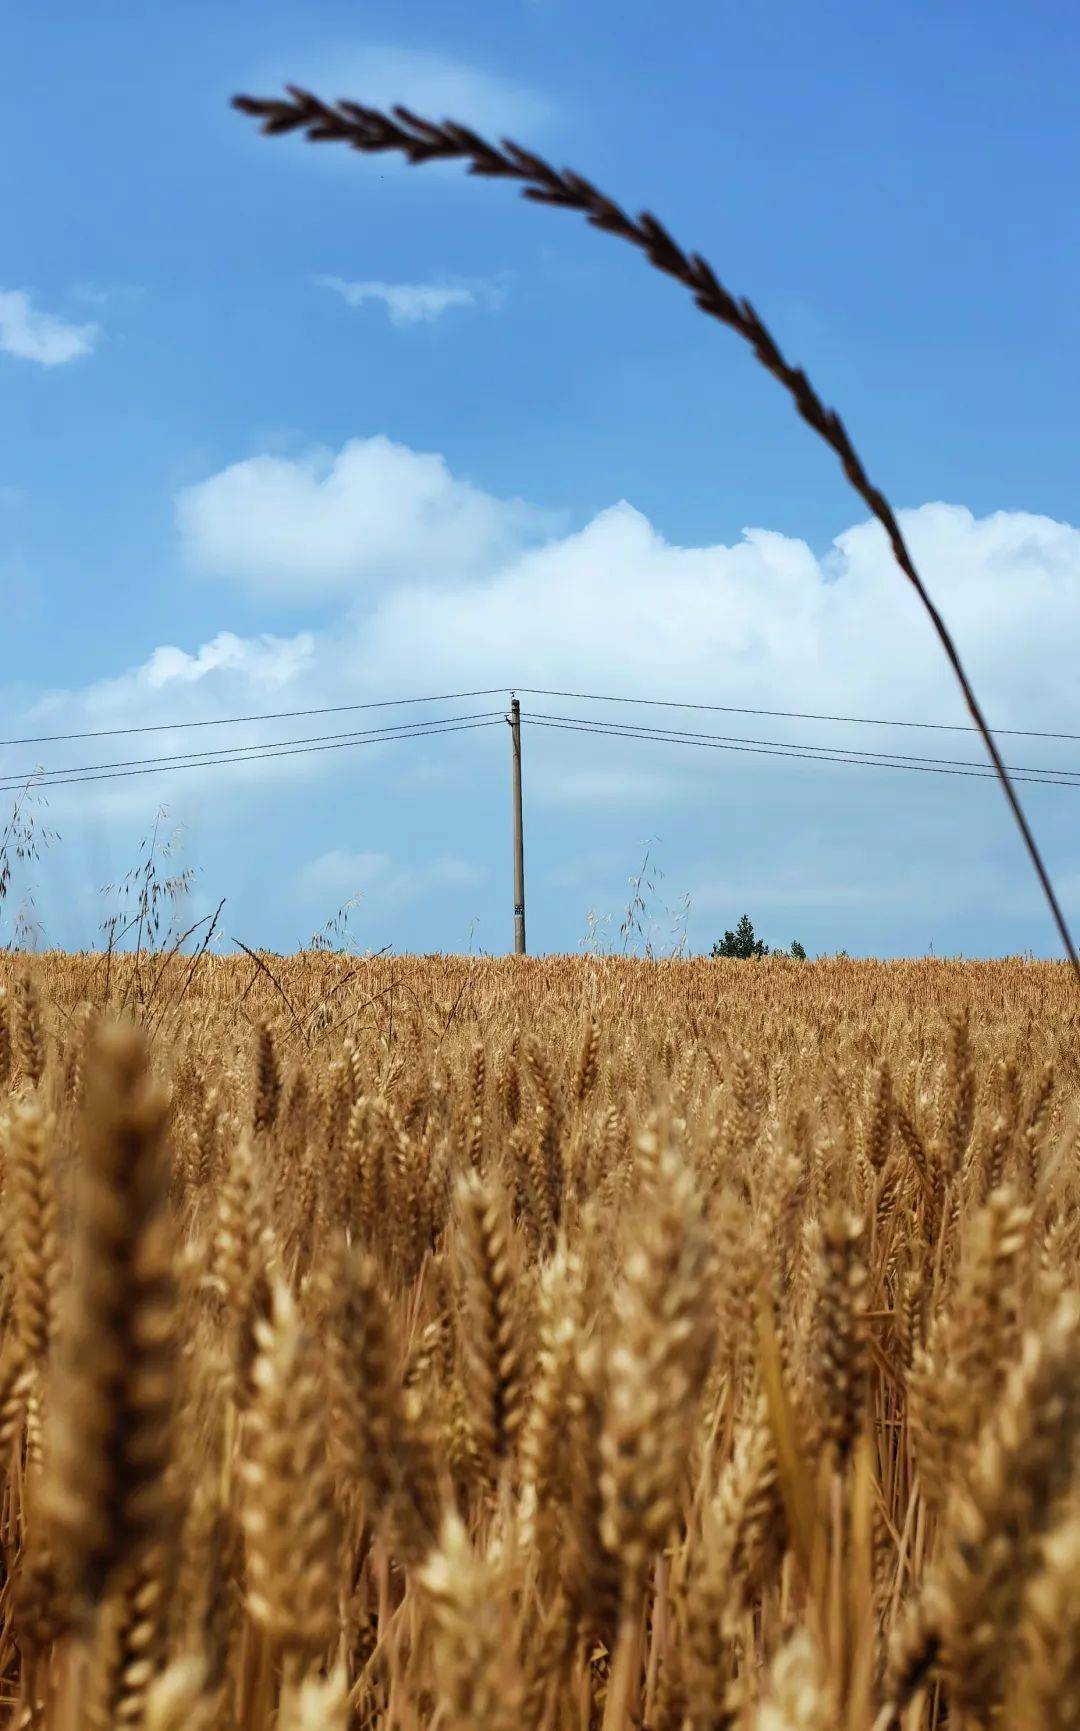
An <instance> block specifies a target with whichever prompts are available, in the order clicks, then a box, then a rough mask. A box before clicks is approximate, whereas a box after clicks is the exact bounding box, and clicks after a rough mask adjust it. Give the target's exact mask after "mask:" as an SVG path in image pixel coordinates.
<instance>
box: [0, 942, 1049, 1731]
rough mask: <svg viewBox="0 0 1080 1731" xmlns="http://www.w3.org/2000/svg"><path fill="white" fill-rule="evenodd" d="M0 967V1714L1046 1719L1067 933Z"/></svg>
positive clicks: (187, 1719) (326, 1723) (292, 1729)
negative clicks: (784, 949) (813, 950)
mask: <svg viewBox="0 0 1080 1731" xmlns="http://www.w3.org/2000/svg"><path fill="white" fill-rule="evenodd" d="M0 983H2V984H3V987H4V998H3V1000H2V1010H0V1149H2V1182H3V1190H2V1222H3V1234H2V1270H0V1272H2V1279H3V1311H2V1315H3V1345H2V1355H0V1471H2V1474H3V1514H2V1541H3V1580H2V1587H0V1715H2V1720H0V1722H2V1723H6V1724H11V1725H13V1726H14V1725H19V1726H27V1727H29V1726H33V1727H43V1728H48V1731H57V1728H60V1727H62V1728H63V1731H69V1728H73V1727H77V1726H78V1727H82V1726H86V1727H90V1728H92V1731H97V1728H105V1727H108V1728H114V1727H115V1728H119V1727H140V1728H141V1727H147V1728H153V1731H165V1728H169V1731H173V1728H175V1731H180V1728H189V1727H190V1728H197V1731H218V1728H222V1731H224V1728H228V1727H244V1728H245V1731H247V1728H250V1731H264V1728H269V1727H270V1726H275V1725H276V1726H280V1727H281V1728H282V1731H299V1728H301V1727H302V1728H304V1731H323V1728H326V1731H343V1728H345V1727H385V1728H390V1727H394V1728H400V1731H419V1728H420V1727H432V1728H436V1727H438V1728H443V1727H445V1728H446V1731H459V1728H460V1731H464V1728H465V1727H470V1728H477V1731H489V1728H490V1731H503V1728H505V1731H544V1728H551V1731H555V1728H558V1731H562V1728H564V1727H565V1728H567V1731H589V1728H590V1727H598V1728H599V1727H603V1728H604V1731H625V1728H629V1727H631V1726H634V1727H639V1726H645V1727H648V1728H649V1731H682V1728H688V1731H724V1728H726V1727H731V1728H732V1731H743V1728H746V1731H834V1728H844V1731H873V1728H878V1727H880V1728H884V1727H886V1726H889V1725H893V1724H896V1725H900V1726H902V1727H904V1728H905V1731H926V1728H929V1727H932V1726H944V1725H946V1724H947V1725H949V1726H950V1727H952V1728H954V1731H955V1728H957V1727H960V1728H961V1731H982V1728H984V1727H991V1726H997V1725H1000V1726H1002V1727H1008V1728H1009V1731H1056V1728H1065V1727H1077V1726H1080V1495H1078V1491H1080V1477H1078V1466H1080V1293H1078V1279H1077V1275H1078V1270H1080V1180H1078V1174H1077V1155H1078V1149H1080V1120H1078V1115H1077V1107H1078V1094H1080V1045H1078V1041H1077V1033H1078V1029H1080V1013H1078V1008H1077V1005H1076V1000H1075V992H1074V982H1073V979H1072V976H1071V973H1070V971H1069V969H1068V968H1067V966H1066V965H1064V964H1052V963H1033V962H1025V961H1019V960H1013V961H1006V962H1000V963H964V962H946V961H942V962H933V961H928V962H910V963H872V962H867V963H861V962H852V961H846V960H836V961H831V962H830V961H821V962H817V963H813V964H799V963H796V962H791V961H787V960H784V959H779V958H770V959H768V960H763V961H755V962H747V963H743V962H705V961H678V962H668V963H663V962H660V963H646V962H636V961H630V960H624V959H612V958H602V959H599V958H577V959H573V958H565V957H564V958H557V959H550V960H528V961H525V960H522V961H491V960H479V961H467V960H463V959H453V958H429V959H421V958H409V959H396V958H390V957H383V958H375V959H369V960H363V961H359V962H357V961H352V960H349V959H347V958H344V957H341V956H335V955H329V954H307V955H304V956H299V957H292V958H285V959H278V958H268V959H267V960H266V961H265V962H262V963H256V964H255V965H253V961H252V959H250V958H249V957H247V956H241V957H238V958H227V959H222V958H214V957H212V956H210V955H205V956H203V957H201V958H200V959H199V962H198V964H197V965H195V964H189V963H188V962H187V961H186V960H181V959H180V958H175V957H174V958H173V960H172V961H171V962H169V961H168V960H167V959H162V958H151V959H147V958H146V957H143V958H142V959H141V960H138V961H136V960H135V959H134V958H132V957H130V956H127V957H119V956H114V957H112V958H111V959H110V960H109V961H108V963H107V964H106V962H105V961H104V959H103V958H101V957H95V956H90V955H87V956H63V955H44V956H36V957H34V958H32V959H30V960H29V961H27V960H26V959H25V958H19V957H17V956H6V957H4V958H2V959H0Z"/></svg>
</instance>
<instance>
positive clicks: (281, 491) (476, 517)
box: [176, 437, 549, 598]
mask: <svg viewBox="0 0 1080 1731" xmlns="http://www.w3.org/2000/svg"><path fill="white" fill-rule="evenodd" d="M176 518H177V524H178V527H179V529H180V533H181V536H182V538H183V541H184V544H185V547H186V549H187V552H188V555H189V557H190V560H191V562H192V564H193V565H194V566H195V567H196V568H197V569H200V570H202V571H206V572H209V573H213V574H215V575H219V576H225V577H233V578H237V579H239V580H240V581H241V582H243V583H245V584H248V585H249V586H251V587H252V588H254V589H257V590H260V591H262V592H266V593H269V594H276V595H280V596H289V595H296V596H301V597H305V598H307V597H312V596H316V595H326V594H333V593H344V594H347V595H348V594H357V593H359V592H360V591H362V589H363V588H364V587H365V586H367V585H370V584H372V583H374V582H383V583H385V582H388V581H394V580H397V581H401V580H402V579H405V578H408V579H412V580H415V579H420V580H421V581H430V580H432V579H436V580H445V579H447V578H451V577H452V578H457V579H458V580H463V579H467V578H468V579H471V578H474V577H475V576H476V575H477V574H478V573H485V572H488V571H491V570H492V569H494V568H496V567H497V566H499V565H500V564H502V563H505V562H506V561H507V560H510V559H512V558H513V557H514V555H515V554H516V553H517V552H518V551H519V550H520V548H521V547H522V546H523V545H524V544H525V543H526V542H527V541H528V540H530V539H534V538H535V537H536V535H537V534H538V533H539V532H540V531H541V530H542V529H543V528H544V527H545V526H547V524H548V523H549V518H548V517H547V516H546V515H545V514H544V513H542V512H539V511H537V510H535V509H534V508H532V507H530V506H527V505H525V504H523V503H522V502H521V501H520V500H503V499H496V498H494V497H492V495H491V494H489V493H484V492H482V491H481V490H480V489H479V488H477V487H473V486H471V485H470V484H469V483H468V482H467V481H459V480H457V479H456V478H455V477H454V476H453V475H452V474H451V473H450V470H449V468H448V467H447V464H446V462H445V460H444V459H443V458H442V457H440V456H434V455H429V454H424V453H419V452H416V451H411V450H409V449H408V448H407V447H406V446H404V445H397V444H394V443H392V442H391V441H390V440H389V439H386V438H382V437H378V438H373V439H352V440H350V441H349V443H348V444H346V445H344V446H343V447H342V449H341V450H340V451H339V452H338V453H337V454H336V455H332V454H330V453H328V452H316V453H313V454H311V455H309V456H307V457H304V458H301V459H299V460H296V461H293V460H290V459H287V458H284V457H272V456H266V455H264V456H257V457H250V458H248V459H247V460H246V461H244V462H240V463H234V464H232V465H231V466H230V467H229V468H227V469H223V470H222V471H221V472H220V473H219V474H216V475H212V476H210V478H209V479H208V480H206V481H202V482H199V483H197V484H196V485H195V486H191V487H188V488H186V489H185V490H184V491H183V492H181V493H180V494H179V496H178V498H177V501H176Z"/></svg>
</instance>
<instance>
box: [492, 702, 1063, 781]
mask: <svg viewBox="0 0 1080 1731" xmlns="http://www.w3.org/2000/svg"><path fill="white" fill-rule="evenodd" d="M526 713H527V715H529V716H532V717H534V718H538V719H540V720H542V721H575V722H577V721H581V722H588V723H590V724H593V723H592V718H591V717H589V716H583V715H549V714H547V713H546V712H545V711H544V710H531V711H527V712H526ZM595 726H596V727H598V728H604V729H607V730H610V731H612V732H615V733H624V732H628V733H632V734H637V733H640V734H641V735H642V737H645V736H648V737H649V738H653V737H656V738H661V739H671V740H674V741H675V742H676V743H680V744H686V745H693V744H698V743H702V744H704V743H706V742H712V741H717V742H719V743H720V744H725V745H762V746H770V747H772V746H776V747H778V748H780V749H782V750H787V749H789V748H790V749H791V750H796V749H798V748H799V747H800V745H801V743H802V742H801V741H799V740H797V739H796V740H787V739H747V738H746V737H745V736H744V735H743V734H729V733H692V732H690V731H689V729H687V728H681V727H677V728H676V727H648V728H646V727H645V726H644V725H642V726H641V727H635V726H633V725H632V724H630V723H628V722H622V721H596V722H595ZM808 749H809V750H810V751H811V752H829V753H831V754H833V755H835V756H836V757H838V758H847V757H854V758H858V759H864V758H866V759H873V760H874V761H877V760H881V761H882V762H883V763H888V762H890V761H893V762H896V763H908V764H927V763H929V764H934V765H935V766H936V767H939V768H948V769H974V770H978V771H979V773H980V774H987V773H989V774H995V772H994V771H993V770H990V771H987V769H986V768H985V766H984V765H983V764H981V763H973V762H972V761H971V759H970V758H967V757H919V756H916V755H915V753H913V752H910V751H864V750H861V749H857V748H855V747H850V746H845V745H810V746H809V747H808ZM1005 767H1006V768H1007V769H1008V770H1009V772H1010V774H1012V773H1013V772H1014V771H1015V772H1016V774H1018V775H1032V776H1041V775H1051V776H1054V777H1055V778H1061V777H1064V778H1073V777H1080V770H1077V769H1059V768H1057V767H1056V765H1047V764H1030V763H1010V764H1006V766H1005ZM1066 785H1070V782H1067V783H1066Z"/></svg>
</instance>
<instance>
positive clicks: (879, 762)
mask: <svg viewBox="0 0 1080 1731" xmlns="http://www.w3.org/2000/svg"><path fill="white" fill-rule="evenodd" d="M522 720H523V721H525V722H527V723H528V724H529V725H531V726H533V727H551V728H557V729H560V730H562V731H563V732H567V733H593V734H599V735H600V736H601V737H602V738H608V739H643V740H652V741H653V742H654V743H656V744H661V745H697V746H699V747H701V748H703V749H705V750H712V751H741V752H749V753H751V754H753V755H754V756H759V757H797V758H805V759H808V760H809V761H810V762H811V763H845V764H860V765H861V766H862V767H863V768H865V769H911V770H916V771H919V772H921V773H922V774H923V775H965V776H970V777H972V778H973V779H975V780H977V781H996V780H997V776H996V775H995V773H994V771H993V770H991V769H987V770H983V769H945V768H938V767H937V766H935V765H933V764H928V763H915V762H911V763H907V762H899V763H898V762H894V761H892V760H890V759H887V758H885V759H881V758H876V757H857V756H848V757H838V756H833V755H829V748H828V747H822V748H821V749H820V750H818V751H815V750H810V751H804V750H799V749H797V748H795V747H791V748H790V749H788V748H786V747H782V746H760V745H735V744H729V743H727V742H721V741H720V740H713V741H710V740H707V739H705V738H702V739H697V740H694V739H686V738H683V739H680V738H677V737H673V736H672V735H671V734H669V733H660V732H647V731H645V730H640V731H635V730H633V729H631V728H622V729H620V728H615V727H612V726H611V725H610V724H605V723H604V722H588V721H541V720H538V719H536V718H535V717H534V716H530V715H523V716H522ZM1017 779H1018V780H1019V781H1030V782H1040V783H1041V784H1042V785H1043V786H1046V787H1072V788H1076V787H1077V786H1080V783H1077V782H1075V781H1057V780H1050V779H1049V778H1047V777H1043V776H1023V775H1022V776H1018V777H1017Z"/></svg>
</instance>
